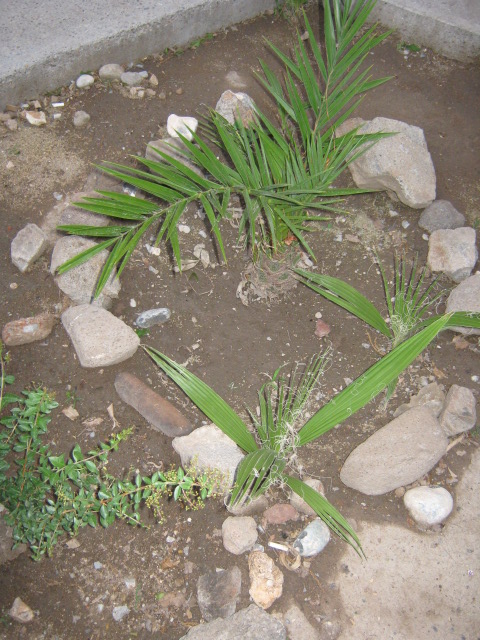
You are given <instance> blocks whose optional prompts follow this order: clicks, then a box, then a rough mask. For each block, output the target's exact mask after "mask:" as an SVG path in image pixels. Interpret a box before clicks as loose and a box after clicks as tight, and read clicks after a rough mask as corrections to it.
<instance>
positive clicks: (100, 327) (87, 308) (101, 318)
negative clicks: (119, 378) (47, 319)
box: [62, 304, 140, 368]
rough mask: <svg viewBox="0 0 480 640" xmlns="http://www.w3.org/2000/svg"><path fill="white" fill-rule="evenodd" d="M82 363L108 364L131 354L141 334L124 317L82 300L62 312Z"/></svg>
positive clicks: (67, 330)
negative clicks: (124, 320)
mask: <svg viewBox="0 0 480 640" xmlns="http://www.w3.org/2000/svg"><path fill="white" fill-rule="evenodd" d="M62 324H63V326H64V328H65V331H66V332H67V333H68V335H69V336H70V340H71V341H72V343H73V346H74V348H75V351H76V353H77V356H78V359H79V360H80V364H81V365H82V367H86V368H94V367H108V366H110V365H113V364H118V363H119V362H123V361H124V360H128V358H131V357H132V356H133V354H134V353H135V352H136V350H137V349H138V346H139V344H140V338H139V337H138V336H137V334H136V333H135V331H133V329H131V328H130V327H129V326H128V325H126V324H125V323H124V322H122V320H120V319H119V318H117V317H115V316H114V315H113V314H112V313H110V312H109V311H107V310H106V309H102V307H98V306H96V305H91V304H81V305H79V306H77V307H70V308H69V309H67V310H66V311H65V312H64V313H63V314H62Z"/></svg>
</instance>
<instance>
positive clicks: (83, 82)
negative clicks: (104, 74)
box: [75, 73, 95, 89]
mask: <svg viewBox="0 0 480 640" xmlns="http://www.w3.org/2000/svg"><path fill="white" fill-rule="evenodd" d="M94 82H95V78H94V77H93V76H91V75H90V74H88V73H83V74H82V75H81V76H79V77H78V78H77V82H76V83H75V84H76V85H77V87H78V88H79V89H87V88H88V87H91V86H92V84H93V83H94Z"/></svg>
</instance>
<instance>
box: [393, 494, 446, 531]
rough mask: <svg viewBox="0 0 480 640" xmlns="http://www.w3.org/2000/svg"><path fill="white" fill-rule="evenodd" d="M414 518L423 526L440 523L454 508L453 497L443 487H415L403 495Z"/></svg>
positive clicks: (406, 505)
mask: <svg viewBox="0 0 480 640" xmlns="http://www.w3.org/2000/svg"><path fill="white" fill-rule="evenodd" d="M403 502H404V504H405V507H406V508H407V509H408V511H409V513H410V515H411V516H412V518H413V519H414V520H415V522H417V523H418V524H419V525H421V526H423V527H431V526H432V525H434V524H440V523H441V522H443V521H444V520H445V518H448V516H449V515H450V513H451V512H452V509H453V498H452V496H451V495H450V494H449V492H448V491H447V490H446V489H444V488H443V487H415V488H414V489H410V490H409V491H407V492H406V493H405V495H404V496H403Z"/></svg>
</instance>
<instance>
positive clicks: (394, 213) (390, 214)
mask: <svg viewBox="0 0 480 640" xmlns="http://www.w3.org/2000/svg"><path fill="white" fill-rule="evenodd" d="M388 215H389V216H390V217H391V218H396V217H397V216H398V211H394V210H393V209H390V211H389V212H388Z"/></svg>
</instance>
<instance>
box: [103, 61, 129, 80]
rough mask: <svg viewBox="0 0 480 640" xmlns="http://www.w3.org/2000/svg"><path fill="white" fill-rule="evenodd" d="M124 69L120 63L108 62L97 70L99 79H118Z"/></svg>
mask: <svg viewBox="0 0 480 640" xmlns="http://www.w3.org/2000/svg"><path fill="white" fill-rule="evenodd" d="M124 72H125V69H124V68H123V67H122V66H121V65H120V64H115V63H110V64H104V65H103V66H101V67H100V69H99V70H98V75H99V76H100V80H120V78H121V76H122V73H124Z"/></svg>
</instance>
